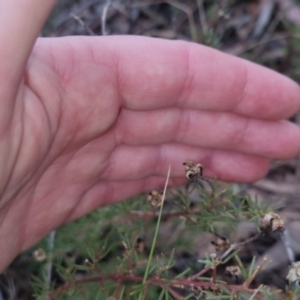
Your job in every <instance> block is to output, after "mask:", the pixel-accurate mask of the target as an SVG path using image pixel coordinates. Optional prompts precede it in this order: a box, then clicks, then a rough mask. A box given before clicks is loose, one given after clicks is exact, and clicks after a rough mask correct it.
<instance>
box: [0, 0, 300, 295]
mask: <svg viewBox="0 0 300 300" xmlns="http://www.w3.org/2000/svg"><path fill="white" fill-rule="evenodd" d="M299 31H300V1H296V0H278V1H275V0H253V1H246V0H207V1H205V0H185V1H179V0H166V1H159V0H110V1H106V0H102V1H101V0H60V1H58V2H57V4H56V6H55V8H54V9H53V12H52V13H51V15H50V17H49V19H48V21H47V23H46V24H45V27H44V29H43V32H42V34H41V35H42V36H44V37H57V36H68V35H120V34H129V35H144V36H151V37H156V38H163V39H181V40H186V41H192V42H195V43H201V44H204V45H207V46H210V47H214V48H217V49H219V50H221V51H223V52H226V53H229V54H232V55H236V56H240V57H243V58H245V59H248V60H251V61H254V62H256V63H259V64H261V65H264V66H267V67H269V68H272V69H274V70H276V71H278V72H280V73H283V74H285V75H287V76H289V77H292V78H293V79H294V80H296V81H298V82H299V80H300V67H299V66H300V55H299V54H300V32H299ZM291 121H293V122H295V123H298V124H299V125H300V114H299V113H298V114H297V115H295V116H293V117H292V118H291ZM179 163H182V162H179ZM246 171H247V170H241V172H246ZM183 174H184V168H183ZM299 180H300V159H299V158H296V159H294V160H291V161H284V162H281V161H276V162H273V164H272V168H271V170H270V172H269V173H268V175H267V176H266V178H264V179H262V180H260V181H258V182H255V183H253V184H248V185H246V184H239V185H238V184H234V183H233V184H231V185H228V184H225V183H215V186H214V188H213V190H212V189H211V187H209V186H207V184H205V183H204V186H203V188H200V187H198V188H197V189H195V190H194V191H193V192H191V193H188V194H187V191H186V190H184V189H176V190H172V191H170V192H169V193H168V195H167V198H166V203H165V205H164V209H163V212H162V214H163V217H162V221H161V224H160V229H159V235H158V238H157V242H156V247H155V251H154V257H153V259H152V264H151V267H152V269H151V270H150V274H151V275H157V276H158V277H162V278H164V277H168V278H174V277H176V276H177V278H186V276H190V275H192V274H195V273H197V272H199V270H201V269H203V268H204V267H205V265H206V263H205V261H207V259H208V258H207V255H208V254H210V253H212V252H215V251H216V249H215V247H214V245H212V244H211V241H214V240H215V239H216V237H218V236H220V235H221V236H222V237H223V236H225V237H226V238H228V239H229V241H230V242H231V243H233V242H241V241H244V240H246V239H248V238H251V237H252V236H253V235H255V234H256V233H257V230H258V229H257V224H258V218H259V217H261V216H262V215H263V214H264V213H265V212H266V211H268V210H269V211H270V210H276V211H278V212H279V213H280V215H281V216H282V218H283V219H284V221H285V224H286V228H287V230H288V234H289V236H288V238H289V244H290V246H291V248H292V251H293V253H294V259H295V260H298V259H299V258H300V233H299V228H300V201H299V200H300V196H299V193H300V185H299ZM251 199H252V200H251ZM224 211H226V214H225V213H224ZM157 216H158V210H157V209H155V208H153V207H151V206H150V205H149V203H147V198H146V196H145V195H142V196H138V197H136V198H134V199H130V200H128V201H125V202H122V203H119V204H116V205H112V206H109V207H104V208H100V209H98V210H97V211H95V212H93V213H91V214H90V215H88V216H86V217H83V218H81V219H79V220H77V221H75V222H72V223H70V224H67V225H65V226H63V227H62V228H59V229H58V230H57V231H56V232H52V233H51V234H50V235H49V236H48V237H47V238H45V239H44V240H43V241H41V242H40V243H39V244H38V245H36V246H35V247H33V248H32V249H30V250H28V251H27V252H26V253H23V254H22V255H20V256H19V257H18V258H16V259H15V261H14V262H13V263H12V264H11V265H10V266H9V267H8V268H7V270H6V271H5V272H4V273H3V274H2V275H1V276H0V291H1V293H0V300H2V299H9V300H29V299H50V298H51V299H78V300H81V299H88V300H89V299H91V300H94V299H139V297H140V296H139V295H140V290H143V289H144V287H143V286H142V285H141V284H136V283H134V282H130V281H124V280H123V281H122V282H121V281H118V280H116V279H114V280H111V281H105V282H102V281H92V282H90V283H87V282H86V283H84V284H78V285H76V284H75V282H76V281H78V280H85V279H87V278H91V277H93V276H94V277H95V276H102V275H107V274H117V273H118V274H121V273H122V274H129V273H130V272H133V273H134V274H135V275H136V276H143V274H144V270H145V266H146V264H147V261H148V260H147V258H148V256H149V253H150V249H151V245H152V242H153V236H154V231H155V225H156V223H157ZM174 249H175V250H174ZM264 257H267V258H268V263H267V264H265V265H264V267H263V268H262V270H261V271H260V272H259V274H257V276H255V278H253V281H252V282H251V285H249V288H251V289H252V290H254V289H256V288H258V287H259V286H260V285H261V284H264V285H265V286H267V288H266V289H265V290H264V291H263V292H262V293H261V294H258V295H257V297H258V298H256V296H255V297H254V298H253V299H276V296H275V294H274V293H273V292H272V291H274V292H275V291H276V290H278V289H279V290H281V291H283V293H285V294H277V295H279V296H278V297H280V298H281V299H282V298H286V299H289V298H288V297H290V296H289V294H287V293H286V292H287V285H288V283H287V280H286V275H287V273H288V269H289V265H290V264H291V261H290V260H291V259H290V257H289V256H288V255H287V251H286V246H285V245H284V243H282V241H281V239H280V238H279V237H278V236H277V235H274V234H270V235H267V236H265V237H264V238H258V239H257V240H255V241H254V242H252V243H249V244H247V245H246V246H245V247H244V248H243V249H242V250H241V251H240V252H239V254H238V258H236V260H235V262H237V260H238V259H239V260H240V263H239V266H240V268H241V270H242V271H243V272H244V274H243V276H244V277H245V278H247V276H251V274H252V273H253V270H255V268H256V267H257V266H260V265H261V264H262V262H263V259H264ZM199 260H200V262H199ZM243 268H244V269H243ZM247 272H248V273H247ZM225 273H226V272H225V266H221V268H220V269H218V274H219V275H220V278H218V279H219V280H223V281H224V282H227V283H230V284H236V285H238V284H240V283H241V282H240V280H241V278H237V277H235V276H232V274H227V275H226V274H225ZM227 273H228V272H227ZM207 276H208V278H210V277H211V276H212V274H211V273H209V274H207ZM226 276H227V277H226ZM72 283H74V284H72ZM66 284H69V286H68V288H66V289H64V290H61V291H60V290H57V289H59V288H61V287H66ZM49 290H50V291H53V292H50V294H49ZM55 290H56V291H58V292H57V293H56V292H55ZM206 292H207V293H206V294H205V293H204V294H201V293H200V296H197V293H195V291H192V290H191V289H181V290H180V289H179V290H178V291H176V293H177V294H179V295H182V297H186V298H184V299H249V298H250V296H249V295H243V294H241V295H239V296H237V297H239V298H232V297H233V295H232V293H231V292H228V293H227V292H224V293H221V294H217V293H216V292H214V291H206ZM226 293H227V294H226ZM226 295H228V296H226ZM142 297H144V298H143V299H150V300H151V299H176V297H175V296H174V295H172V293H170V292H169V291H167V290H166V289H165V290H164V288H162V286H155V285H152V286H151V287H150V288H149V289H148V291H147V295H146V296H145V295H143V294H142ZM168 297H169V298H168ZM226 297H227V298H226ZM182 299H183V298H182ZM290 299H292V298H290Z"/></svg>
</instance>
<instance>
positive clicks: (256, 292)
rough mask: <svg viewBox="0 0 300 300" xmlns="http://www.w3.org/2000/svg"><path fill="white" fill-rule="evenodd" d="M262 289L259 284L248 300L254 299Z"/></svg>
mask: <svg viewBox="0 0 300 300" xmlns="http://www.w3.org/2000/svg"><path fill="white" fill-rule="evenodd" d="M262 287H263V285H262V284H261V285H260V286H259V287H258V288H257V289H256V290H255V292H254V293H253V294H252V296H251V298H249V300H254V297H255V296H256V295H257V294H258V293H259V291H260V290H261V288H262Z"/></svg>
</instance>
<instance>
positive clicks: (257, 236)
mask: <svg viewBox="0 0 300 300" xmlns="http://www.w3.org/2000/svg"><path fill="white" fill-rule="evenodd" d="M261 235H262V233H261V232H259V233H257V234H256V235H255V236H253V237H251V238H249V239H247V240H246V241H243V242H241V243H234V244H232V245H231V246H230V247H229V248H228V249H227V250H226V251H225V252H224V253H223V254H222V255H221V257H220V260H221V261H223V260H224V259H225V258H226V257H227V256H228V255H229V254H230V253H231V252H233V251H234V250H237V249H239V248H241V247H243V246H244V245H246V244H248V243H251V242H253V241H255V240H256V239H258V238H259V237H260V236H261Z"/></svg>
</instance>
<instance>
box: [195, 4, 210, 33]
mask: <svg viewBox="0 0 300 300" xmlns="http://www.w3.org/2000/svg"><path fill="white" fill-rule="evenodd" d="M197 4H198V11H199V19H200V23H201V29H202V34H203V36H204V37H205V36H206V33H207V29H208V26H207V20H206V15H205V11H204V5H203V0H197Z"/></svg>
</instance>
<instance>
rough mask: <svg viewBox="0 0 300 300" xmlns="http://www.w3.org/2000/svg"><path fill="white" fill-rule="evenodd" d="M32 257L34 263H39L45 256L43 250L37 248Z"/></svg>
mask: <svg viewBox="0 0 300 300" xmlns="http://www.w3.org/2000/svg"><path fill="white" fill-rule="evenodd" d="M33 257H34V259H35V260H36V261H39V262H41V261H44V260H45V259H46V257H47V256H46V252H45V250H44V249H42V248H38V249H36V250H34V252H33Z"/></svg>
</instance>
